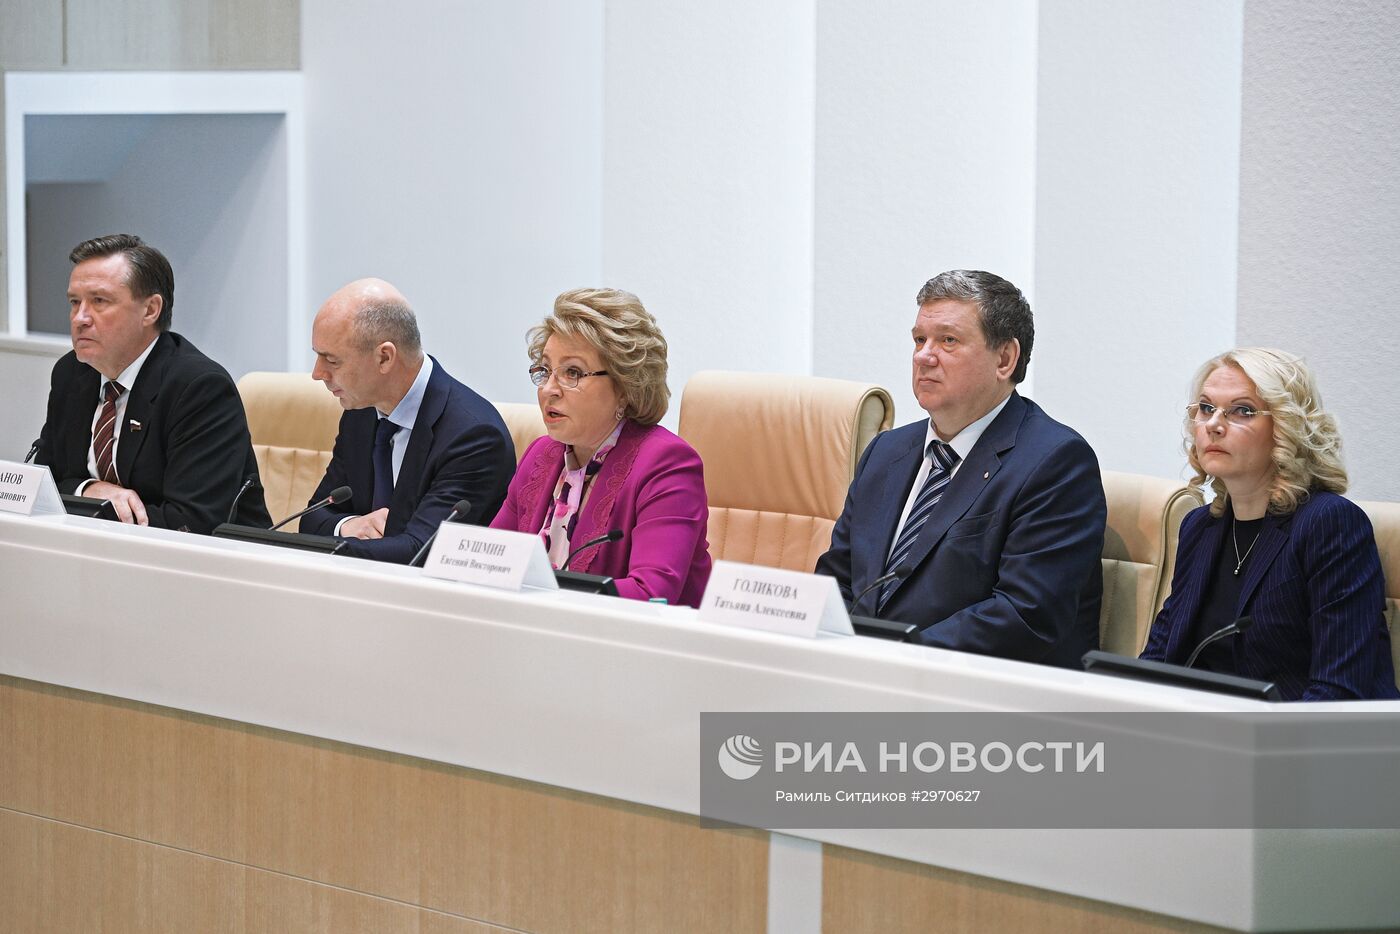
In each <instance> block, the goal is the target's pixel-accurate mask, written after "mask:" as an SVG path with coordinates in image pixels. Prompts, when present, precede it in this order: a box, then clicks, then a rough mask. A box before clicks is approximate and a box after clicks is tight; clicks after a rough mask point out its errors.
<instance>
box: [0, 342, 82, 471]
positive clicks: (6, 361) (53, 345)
mask: <svg viewBox="0 0 1400 934" xmlns="http://www.w3.org/2000/svg"><path fill="white" fill-rule="evenodd" d="M70 349H71V348H70V347H69V346H68V343H67V342H66V341H63V342H57V341H55V342H42V343H41V342H39V341H34V340H26V341H17V342H12V341H9V340H8V339H7V338H0V399H3V400H5V404H4V405H0V460H11V461H14V460H19V459H20V458H22V457H24V455H25V454H27V453H28V452H29V446H30V444H32V443H33V442H34V439H35V438H37V437H39V429H41V428H43V427H44V403H45V401H46V400H47V399H48V397H49V373H50V371H52V370H53V365H54V361H56V360H57V359H58V358H59V357H61V356H63V355H64V354H65V353H67V352H68V351H69V350H70Z"/></svg>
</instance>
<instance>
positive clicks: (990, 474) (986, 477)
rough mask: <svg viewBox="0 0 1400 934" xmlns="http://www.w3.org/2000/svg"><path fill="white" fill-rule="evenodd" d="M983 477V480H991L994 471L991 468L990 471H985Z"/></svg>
mask: <svg viewBox="0 0 1400 934" xmlns="http://www.w3.org/2000/svg"><path fill="white" fill-rule="evenodd" d="M982 479H983V480H990V479H992V472H991V471H990V470H989V471H987V472H986V473H984V474H983V475H982Z"/></svg>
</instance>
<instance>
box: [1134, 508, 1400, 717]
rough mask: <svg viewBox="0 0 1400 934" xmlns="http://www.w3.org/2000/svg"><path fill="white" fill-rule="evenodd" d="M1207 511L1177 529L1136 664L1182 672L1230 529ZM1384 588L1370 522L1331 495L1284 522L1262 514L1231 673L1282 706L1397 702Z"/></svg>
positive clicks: (1195, 514) (1193, 514)
mask: <svg viewBox="0 0 1400 934" xmlns="http://www.w3.org/2000/svg"><path fill="white" fill-rule="evenodd" d="M1229 520H1230V516H1229V512H1228V511H1227V512H1226V515H1224V516H1221V517H1220V518H1218V519H1217V518H1213V517H1212V516H1211V514H1210V508H1209V507H1208V506H1202V507H1201V508H1199V509H1196V510H1194V511H1192V512H1191V514H1190V515H1188V516H1187V517H1186V519H1185V520H1184V521H1183V522H1182V523H1181V548H1180V551H1179V553H1178V556H1177V561H1176V571H1175V572H1174V573H1173V575H1172V592H1171V596H1169V597H1168V598H1167V602H1166V603H1165V604H1164V605H1163V607H1162V612H1161V613H1159V614H1158V615H1157V619H1156V621H1155V622H1154V623H1153V624H1152V632H1151V634H1150V635H1149V636H1148V639H1147V648H1146V649H1145V650H1144V651H1143V653H1142V657H1143V658H1146V659H1151V660H1153V661H1159V662H1161V661H1165V662H1171V663H1173V664H1178V665H1181V664H1185V663H1186V659H1187V658H1188V657H1189V656H1190V654H1191V652H1192V650H1193V649H1195V647H1196V646H1195V644H1194V642H1195V640H1193V639H1192V638H1191V636H1192V625H1193V624H1194V623H1195V620H1196V614H1197V613H1198V612H1199V611H1200V608H1201V600H1202V598H1203V597H1204V595H1205V591H1206V587H1207V584H1208V582H1209V580H1210V574H1211V570H1212V568H1214V567H1215V565H1216V562H1217V560H1218V559H1219V555H1220V549H1221V548H1223V547H1224V544H1225V537H1226V535H1225V533H1226V532H1227V531H1228V530H1229V528H1230V522H1229ZM1384 612H1385V580H1384V578H1383V577H1382V576H1381V562H1380V555H1379V553H1378V552H1377V551H1376V539H1375V534H1374V533H1373V531H1372V529H1371V520H1370V519H1368V518H1367V517H1366V513H1364V512H1362V511H1361V508H1360V507H1359V506H1357V505H1356V504H1355V503H1352V502H1351V501H1350V500H1348V499H1346V498H1345V497H1342V496H1338V495H1337V494H1336V493H1325V492H1316V493H1313V494H1312V495H1311V496H1309V497H1308V498H1307V499H1306V500H1304V501H1303V503H1302V504H1301V505H1300V506H1299V507H1298V509H1297V510H1296V511H1295V512H1294V513H1293V514H1292V515H1287V516H1274V515H1270V516H1266V517H1265V519H1264V526H1263V529H1262V530H1261V531H1260V533H1259V541H1258V544H1257V545H1255V551H1254V560H1253V561H1251V562H1250V564H1249V567H1248V569H1247V570H1246V571H1245V575H1244V582H1243V587H1242V589H1241V591H1240V602H1239V606H1237V607H1235V616H1236V617H1240V616H1251V617H1253V619H1254V625H1253V626H1252V627H1250V628H1249V629H1248V630H1246V631H1245V632H1242V633H1240V634H1239V635H1237V636H1233V637H1231V642H1232V645H1231V650H1232V651H1233V653H1234V658H1235V669H1236V670H1237V671H1238V672H1239V673H1240V674H1241V675H1243V676H1244V677H1247V678H1258V679H1260V680H1262V681H1273V682H1274V683H1275V684H1277V685H1278V689H1279V693H1281V694H1282V695H1283V697H1284V699H1285V700H1343V699H1348V698H1400V691H1397V690H1396V686H1395V668H1394V665H1393V664H1392V662H1391V657H1390V635H1389V633H1387V632H1386V628H1385V617H1384Z"/></svg>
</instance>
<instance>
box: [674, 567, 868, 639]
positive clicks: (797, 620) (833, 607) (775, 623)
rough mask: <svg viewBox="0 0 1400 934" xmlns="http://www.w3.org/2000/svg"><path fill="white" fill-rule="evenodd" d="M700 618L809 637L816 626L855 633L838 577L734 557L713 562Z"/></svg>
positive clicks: (824, 630) (827, 630)
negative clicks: (736, 559) (737, 560)
mask: <svg viewBox="0 0 1400 934" xmlns="http://www.w3.org/2000/svg"><path fill="white" fill-rule="evenodd" d="M700 618H701V619H702V620H704V621H705V622H708V623H720V624H722V625H725V626H740V627H743V628H745V629H764V630H767V631H769V632H781V633H786V634H788V635H791V636H804V637H806V638H808V639H811V638H813V637H815V636H816V634H817V633H818V632H829V633H834V634H837V635H847V636H853V635H855V630H854V629H852V628H851V617H850V615H849V614H848V613H847V612H846V604H845V603H844V602H842V600H841V591H840V590H839V589H838V588H837V586H836V578H834V577H827V576H826V575H824V574H803V573H802V572H800V571H785V570H782V569H781V568H766V567H759V566H757V565H753V564H738V563H736V562H733V561H716V562H715V566H714V569H713V570H712V571H711V572H710V582H709V584H708V585H706V587H705V596H704V597H703V598H702V599H701V600H700Z"/></svg>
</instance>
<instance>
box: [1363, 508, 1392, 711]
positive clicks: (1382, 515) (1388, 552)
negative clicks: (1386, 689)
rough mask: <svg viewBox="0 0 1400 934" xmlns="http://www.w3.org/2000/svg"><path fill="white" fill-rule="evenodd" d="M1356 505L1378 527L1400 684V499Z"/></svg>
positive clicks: (1388, 619)
mask: <svg viewBox="0 0 1400 934" xmlns="http://www.w3.org/2000/svg"><path fill="white" fill-rule="evenodd" d="M1356 505H1358V506H1360V507H1361V508H1362V509H1364V510H1366V515H1367V516H1369V517H1370V518H1371V525H1372V526H1374V527H1375V529H1376V548H1377V549H1379V550H1380V553H1381V570H1382V571H1383V572H1384V573H1385V623H1386V626H1387V627H1388V628H1389V629H1390V654H1391V657H1392V658H1393V659H1394V660H1395V683H1396V684H1397V685H1400V503H1366V502H1358V503H1357V504H1356Z"/></svg>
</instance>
